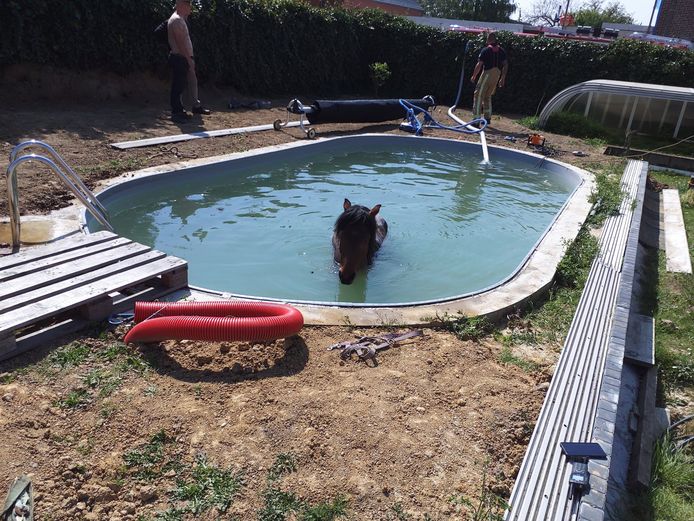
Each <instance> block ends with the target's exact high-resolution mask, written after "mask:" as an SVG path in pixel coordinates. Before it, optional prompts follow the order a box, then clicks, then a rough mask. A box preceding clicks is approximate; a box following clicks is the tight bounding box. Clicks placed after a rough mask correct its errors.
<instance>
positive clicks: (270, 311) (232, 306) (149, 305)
mask: <svg viewBox="0 0 694 521" xmlns="http://www.w3.org/2000/svg"><path fill="white" fill-rule="evenodd" d="M135 322H137V324H135V326H134V327H133V328H132V329H131V330H130V331H128V334H127V335H125V343H126V344H127V343H129V342H158V341H160V340H184V339H187V340H209V341H212V342H220V341H225V340H226V341H232V340H236V341H245V342H252V341H267V340H276V339H278V338H286V337H288V336H291V335H294V334H296V333H298V332H299V331H300V330H301V328H302V327H303V325H304V317H303V315H302V314H301V312H300V311H299V310H298V309H296V308H294V307H292V306H288V305H286V304H272V303H269V302H245V301H220V302H136V303H135Z"/></svg>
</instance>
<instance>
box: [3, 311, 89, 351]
mask: <svg viewBox="0 0 694 521" xmlns="http://www.w3.org/2000/svg"><path fill="white" fill-rule="evenodd" d="M87 325H89V322H88V321H87V320H84V319H82V318H79V319H68V320H64V321H62V322H59V323H57V324H52V325H51V326H49V327H46V328H44V329H41V330H40V331H35V332H33V333H30V334H28V335H25V336H22V337H20V338H18V339H17V340H16V343H15V345H14V346H13V347H12V348H11V349H8V350H2V349H0V362H2V361H3V360H8V359H10V358H13V357H15V356H18V355H21V354H22V353H25V352H26V351H29V350H31V349H34V348H37V347H42V346H45V345H46V344H48V343H49V342H52V341H54V340H56V339H58V338H60V337H62V336H65V335H67V334H70V333H74V332H75V331H79V330H80V329H83V328H84V327H86V326H87Z"/></svg>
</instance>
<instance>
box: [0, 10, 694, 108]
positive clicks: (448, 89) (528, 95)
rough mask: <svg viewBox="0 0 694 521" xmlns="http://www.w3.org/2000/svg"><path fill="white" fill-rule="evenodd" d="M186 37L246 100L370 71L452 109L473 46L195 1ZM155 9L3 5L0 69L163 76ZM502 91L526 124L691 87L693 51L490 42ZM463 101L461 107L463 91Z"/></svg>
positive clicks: (401, 22)
mask: <svg viewBox="0 0 694 521" xmlns="http://www.w3.org/2000/svg"><path fill="white" fill-rule="evenodd" d="M195 3H196V4H197V9H196V12H195V14H194V15H193V16H192V17H191V34H192V38H193V44H194V47H195V54H196V61H197V64H198V69H199V75H200V76H201V80H203V81H205V80H207V81H212V82H214V83H215V84H218V85H228V86H231V87H234V88H235V89H237V90H239V91H240V92H245V93H248V94H249V95H255V96H260V95H274V96H282V95H286V96H287V97H293V96H295V95H304V96H306V95H312V96H315V97H319V98H326V97H364V96H369V95H370V94H371V93H372V92H373V85H372V83H371V79H370V77H369V65H370V64H371V63H374V62H386V63H387V64H388V66H389V68H390V70H391V72H392V74H391V75H390V77H389V79H388V81H387V82H386V83H385V85H383V86H382V87H381V89H380V90H379V92H380V94H381V95H383V96H387V97H420V96H423V95H426V94H433V95H434V96H435V97H436V98H437V99H439V100H441V102H443V103H451V102H452V101H453V98H454V96H455V93H456V91H457V84H458V78H459V75H460V60H461V59H462V54H463V50H464V49H465V44H466V42H467V40H468V39H470V38H471V39H472V40H473V43H474V45H472V46H471V49H470V52H469V54H468V56H467V57H466V77H467V78H469V77H470V74H471V72H472V68H473V66H474V62H475V61H476V54H477V52H478V51H479V49H480V48H481V47H482V45H483V36H481V35H465V34H463V33H457V32H444V31H440V30H438V29H435V28H432V27H424V26H419V25H416V24H414V23H412V22H410V21H409V20H407V19H405V18H400V17H395V16H391V15H388V14H386V13H383V12H381V11H376V10H370V9H367V10H359V11H351V10H343V9H318V8H315V7H312V6H310V5H308V4H306V3H303V2H301V1H298V0H257V1H251V0H196V2H195ZM172 5H173V1H165V0H149V1H147V0H98V1H96V0H4V1H3V2H2V7H0V16H2V20H3V31H2V32H0V45H1V46H0V67H4V66H8V65H12V64H17V63H37V64H49V65H53V66H57V67H64V68H68V69H73V70H77V71H85V70H108V71H111V72H116V73H120V74H123V75H125V74H128V73H131V72H136V71H154V70H158V69H161V67H162V64H163V63H165V61H166V54H167V48H166V45H165V44H164V43H162V42H161V41H158V40H157V39H156V38H155V36H154V34H153V29H154V27H156V25H158V23H159V22H161V21H162V20H164V19H166V18H167V17H168V15H169V14H170V12H171V7H172ZM499 40H500V42H501V44H502V45H503V46H504V47H505V48H506V50H507V53H508V56H509V64H510V67H509V75H508V81H507V86H506V87H505V88H504V89H502V90H500V91H499V92H498V94H497V96H496V97H495V108H496V109H497V110H502V111H506V112H515V113H519V114H520V113H526V114H534V113H535V112H536V110H537V109H538V107H539V106H541V104H543V103H545V102H547V101H548V100H549V99H550V98H551V97H552V96H553V95H554V94H556V93H557V92H559V91H560V90H562V89H564V88H566V87H568V86H570V85H573V84H575V83H579V82H581V81H586V80H590V79H596V78H604V79H616V80H625V81H639V82H646V83H658V84H667V85H678V86H692V82H693V81H694V80H693V78H694V52H691V51H683V50H679V49H672V48H664V47H659V46H655V45H652V44H649V43H645V42H640V41H635V40H619V41H617V42H615V43H613V44H610V45H607V46H603V45H596V44H591V43H584V42H575V41H559V40H556V39H550V38H544V37H538V38H525V37H520V36H516V35H513V34H511V33H504V32H502V33H500V34H499ZM463 92H464V101H465V103H466V104H467V105H468V106H469V104H470V101H471V96H472V85H471V84H470V83H469V82H467V83H466V85H465V89H464V91H463Z"/></svg>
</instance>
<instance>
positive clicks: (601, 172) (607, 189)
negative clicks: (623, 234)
mask: <svg viewBox="0 0 694 521" xmlns="http://www.w3.org/2000/svg"><path fill="white" fill-rule="evenodd" d="M624 165H625V164H624V163H623V162H621V161H620V162H618V163H615V164H612V165H599V166H598V167H597V168H593V169H591V170H593V173H594V175H595V189H594V190H593V193H591V194H590V199H589V201H590V202H591V203H592V204H593V210H592V211H591V213H590V215H589V216H588V219H587V224H589V225H591V226H599V225H601V224H602V223H603V222H604V221H605V219H607V218H608V217H609V216H611V215H616V214H617V213H619V207H620V205H621V204H622V200H623V199H624V192H622V187H621V178H622V173H623V172H624Z"/></svg>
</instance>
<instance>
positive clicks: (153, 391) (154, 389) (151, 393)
mask: <svg viewBox="0 0 694 521" xmlns="http://www.w3.org/2000/svg"><path fill="white" fill-rule="evenodd" d="M156 393H157V386H156V385H154V384H150V385H148V386H147V388H146V389H145V390H144V392H143V394H144V395H145V396H154V395H155V394H156Z"/></svg>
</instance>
